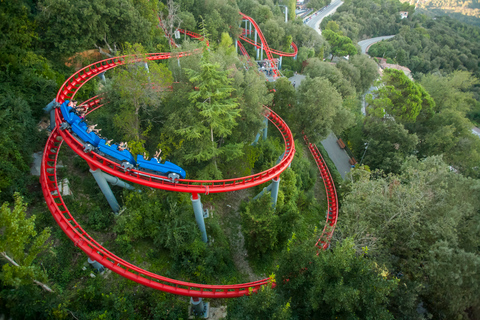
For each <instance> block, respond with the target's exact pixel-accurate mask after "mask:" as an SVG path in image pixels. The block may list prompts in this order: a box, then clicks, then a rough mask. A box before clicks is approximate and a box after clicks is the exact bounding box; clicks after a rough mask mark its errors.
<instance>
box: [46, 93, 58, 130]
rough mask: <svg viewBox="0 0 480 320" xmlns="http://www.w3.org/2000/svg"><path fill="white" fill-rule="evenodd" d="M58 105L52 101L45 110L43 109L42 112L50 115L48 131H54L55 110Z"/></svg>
mask: <svg viewBox="0 0 480 320" xmlns="http://www.w3.org/2000/svg"><path fill="white" fill-rule="evenodd" d="M59 106H60V104H59V103H57V101H56V100H55V99H53V100H52V101H51V102H50V103H49V104H47V106H46V107H45V108H43V111H45V113H49V114H50V130H51V131H53V129H55V108H56V107H59Z"/></svg>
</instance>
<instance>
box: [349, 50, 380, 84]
mask: <svg viewBox="0 0 480 320" xmlns="http://www.w3.org/2000/svg"><path fill="white" fill-rule="evenodd" d="M349 63H350V64H352V65H354V66H355V68H356V69H357V70H358V71H359V72H360V78H359V80H358V81H357V82H354V83H353V84H354V85H355V88H356V89H357V93H364V92H365V91H367V90H368V88H370V86H371V85H372V84H373V82H374V81H375V79H377V77H378V66H377V64H376V63H375V61H373V60H372V59H370V58H369V57H368V56H367V55H365V54H356V55H354V56H353V57H350V59H349Z"/></svg>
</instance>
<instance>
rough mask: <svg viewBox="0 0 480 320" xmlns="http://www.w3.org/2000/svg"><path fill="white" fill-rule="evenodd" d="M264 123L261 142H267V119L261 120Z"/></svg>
mask: <svg viewBox="0 0 480 320" xmlns="http://www.w3.org/2000/svg"><path fill="white" fill-rule="evenodd" d="M263 122H264V123H265V128H264V129H263V140H267V137H268V119H267V118H266V117H265V120H263Z"/></svg>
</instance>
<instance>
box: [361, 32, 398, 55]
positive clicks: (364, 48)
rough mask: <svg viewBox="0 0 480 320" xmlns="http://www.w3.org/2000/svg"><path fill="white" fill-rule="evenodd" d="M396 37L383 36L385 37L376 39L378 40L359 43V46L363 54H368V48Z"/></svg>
mask: <svg viewBox="0 0 480 320" xmlns="http://www.w3.org/2000/svg"><path fill="white" fill-rule="evenodd" d="M393 37H395V36H394V35H393V36H383V37H376V38H371V39H366V40H362V41H359V42H358V45H359V46H360V47H361V48H362V53H364V54H366V53H367V51H368V48H369V47H370V46H371V45H372V44H374V43H377V42H380V41H383V40H388V39H391V38H393Z"/></svg>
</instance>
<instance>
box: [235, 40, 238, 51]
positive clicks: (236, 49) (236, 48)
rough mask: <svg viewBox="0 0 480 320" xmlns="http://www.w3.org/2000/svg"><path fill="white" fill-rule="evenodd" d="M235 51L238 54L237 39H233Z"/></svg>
mask: <svg viewBox="0 0 480 320" xmlns="http://www.w3.org/2000/svg"><path fill="white" fill-rule="evenodd" d="M235 52H236V53H237V54H238V39H235Z"/></svg>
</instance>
